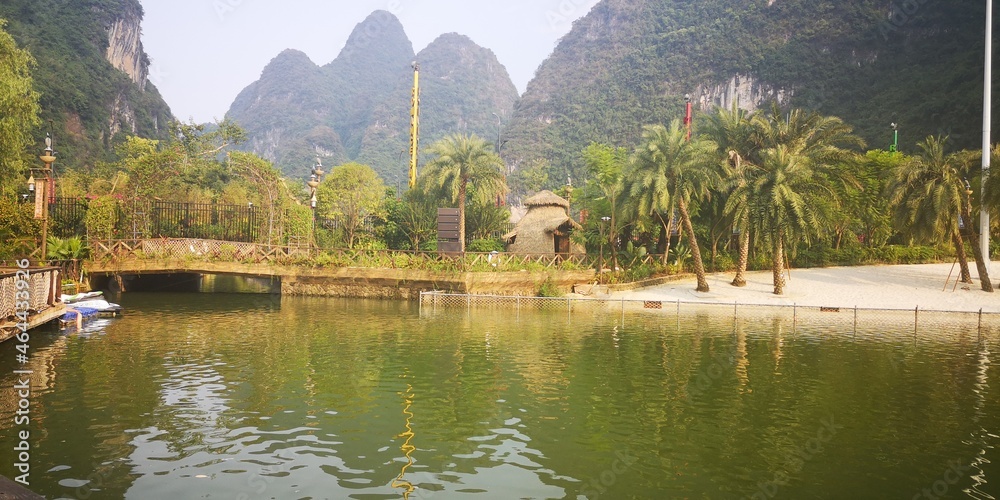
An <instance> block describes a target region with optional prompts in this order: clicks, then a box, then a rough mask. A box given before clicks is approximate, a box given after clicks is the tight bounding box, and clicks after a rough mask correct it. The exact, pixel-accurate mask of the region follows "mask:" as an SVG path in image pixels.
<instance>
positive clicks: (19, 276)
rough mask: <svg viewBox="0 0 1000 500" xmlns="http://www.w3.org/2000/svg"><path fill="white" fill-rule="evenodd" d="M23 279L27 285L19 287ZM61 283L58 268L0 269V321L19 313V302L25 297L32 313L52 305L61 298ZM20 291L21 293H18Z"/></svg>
mask: <svg viewBox="0 0 1000 500" xmlns="http://www.w3.org/2000/svg"><path fill="white" fill-rule="evenodd" d="M25 272H26V273H27V277H25ZM22 280H23V281H25V282H27V287H25V285H21V287H20V288H18V285H17V283H18V282H19V281H22ZM59 285H60V282H59V269H58V268H54V267H45V268H31V269H25V270H21V271H20V272H19V270H18V269H11V268H2V269H0V323H2V322H3V321H5V320H8V319H11V318H12V317H13V316H14V315H15V314H16V313H17V310H18V307H17V303H18V302H22V301H24V299H25V298H27V302H28V308H29V310H30V312H32V313H36V312H38V311H44V310H45V309H48V308H49V307H52V306H53V305H55V304H56V302H57V301H58V299H59V295H60V288H59ZM19 292H21V295H18V293H19ZM23 292H27V294H24V293H23ZM25 295H27V297H25Z"/></svg>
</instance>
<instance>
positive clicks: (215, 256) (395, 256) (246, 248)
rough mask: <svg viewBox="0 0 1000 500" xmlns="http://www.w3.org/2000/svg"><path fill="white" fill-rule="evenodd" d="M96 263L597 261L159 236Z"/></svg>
mask: <svg viewBox="0 0 1000 500" xmlns="http://www.w3.org/2000/svg"><path fill="white" fill-rule="evenodd" d="M89 243H90V252H91V258H92V259H94V260H98V261H100V260H111V261H118V262H121V261H126V260H134V259H138V260H145V259H183V260H202V261H220V262H239V263H245V264H298V265H304V266H313V267H375V268H389V269H425V270H440V271H519V270H524V269H539V270H541V269H573V270H578V269H587V268H593V267H595V265H596V258H594V257H591V256H587V255H551V254H549V255H522V254H508V253H465V254H464V255H457V254H456V255H448V254H439V253H434V252H408V251H397V250H351V249H333V250H317V249H315V248H309V247H307V246H295V245H286V246H278V245H266V244H259V243H240V242H232V241H217V240H196V239H181V238H157V239H148V240H112V241H97V240H91V241H90V242H89Z"/></svg>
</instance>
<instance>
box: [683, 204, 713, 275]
mask: <svg viewBox="0 0 1000 500" xmlns="http://www.w3.org/2000/svg"><path fill="white" fill-rule="evenodd" d="M677 210H679V211H680V213H681V223H682V224H684V230H685V232H686V233H687V236H688V239H689V240H691V242H690V243H689V245H690V246H691V257H692V259H693V260H694V274H695V276H697V277H698V288H697V290H698V291H699V292H708V291H709V289H708V277H707V276H705V265H704V263H702V261H701V250H700V249H699V248H698V240H697V238H695V237H694V226H692V225H691V216H690V215H688V209H687V202H686V201H684V200H683V199H678V200H677Z"/></svg>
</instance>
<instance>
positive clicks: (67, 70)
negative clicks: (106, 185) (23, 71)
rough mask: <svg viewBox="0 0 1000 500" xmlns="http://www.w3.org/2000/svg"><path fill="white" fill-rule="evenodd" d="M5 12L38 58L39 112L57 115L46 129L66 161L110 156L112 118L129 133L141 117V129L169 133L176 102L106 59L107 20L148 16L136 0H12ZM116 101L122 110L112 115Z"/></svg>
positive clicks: (76, 163)
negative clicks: (171, 106)
mask: <svg viewBox="0 0 1000 500" xmlns="http://www.w3.org/2000/svg"><path fill="white" fill-rule="evenodd" d="M0 17H5V18H7V20H8V21H9V25H8V27H7V29H8V32H9V33H10V34H11V35H12V36H13V38H14V39H15V40H17V42H18V44H19V45H21V46H23V47H25V48H26V49H28V50H29V51H30V52H31V54H32V55H33V56H34V58H35V59H36V60H37V62H38V64H37V68H36V69H35V71H34V74H33V79H34V87H35V89H36V90H37V91H38V94H40V96H41V97H40V99H39V103H40V105H41V113H40V117H41V118H42V120H43V123H48V122H50V121H51V122H52V127H46V129H45V130H44V131H49V128H51V132H52V135H53V139H54V143H55V148H56V150H57V151H59V152H60V155H59V158H60V164H61V166H62V167H63V168H64V169H74V170H75V169H81V168H84V167H86V166H88V165H93V163H95V162H96V161H98V160H102V159H106V157H107V156H108V154H109V153H110V151H111V150H112V148H113V146H114V144H116V143H117V142H118V141H119V140H120V137H112V129H111V128H110V127H109V124H111V123H116V124H117V125H116V126H119V125H120V129H121V131H122V132H120V133H122V135H124V133H133V131H132V130H131V127H130V125H132V124H134V126H135V131H134V133H135V134H136V135H140V136H143V137H151V138H158V139H166V138H167V132H168V129H167V127H165V125H166V124H167V123H168V122H169V121H170V120H171V119H172V117H171V114H170V109H169V107H168V106H167V105H166V103H165V102H164V101H163V99H162V97H161V96H160V94H159V92H158V91H157V90H156V88H155V87H154V86H153V84H151V83H149V82H143V85H145V89H142V88H140V85H138V84H136V83H134V82H133V81H132V80H131V79H130V77H129V76H128V75H126V74H125V73H124V72H122V71H120V70H118V69H115V68H114V67H113V66H112V65H111V64H109V63H108V61H107V59H106V51H107V47H108V27H109V26H111V25H113V24H114V23H115V22H116V21H118V20H119V19H122V18H133V19H135V20H136V21H138V20H139V19H141V17H142V6H141V5H140V4H139V2H138V1H137V0H82V1H75V2H48V1H36V0H5V1H4V2H0ZM54 27H58V28H54ZM139 57H140V59H141V61H140V62H141V64H144V65H145V64H148V63H149V60H148V59H147V58H146V55H145V54H140V56H139ZM2 59H4V58H3V57H0V60H2ZM19 95H21V96H23V95H24V94H19ZM116 103H117V107H118V114H117V115H116V116H112V109H114V108H115V107H116ZM125 109H127V110H128V111H125V112H124V113H128V114H129V115H130V116H128V117H127V118H123V116H122V115H123V114H124V113H123V111H122V110H125ZM0 116H3V113H0ZM33 125H34V124H33ZM33 133H34V134H35V139H36V141H37V140H38V139H39V138H40V137H41V136H42V135H43V134H42V131H38V130H37V129H36V130H33ZM116 135H117V134H116ZM0 142H2V141H0ZM39 149H41V148H40V147H39ZM63 171H64V172H65V170H63Z"/></svg>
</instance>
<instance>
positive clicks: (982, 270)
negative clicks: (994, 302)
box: [962, 196, 993, 293]
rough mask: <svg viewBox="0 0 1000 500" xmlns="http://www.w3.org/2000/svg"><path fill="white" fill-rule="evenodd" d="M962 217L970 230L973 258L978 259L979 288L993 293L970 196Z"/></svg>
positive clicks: (966, 200)
mask: <svg viewBox="0 0 1000 500" xmlns="http://www.w3.org/2000/svg"><path fill="white" fill-rule="evenodd" d="M964 212H965V213H964V214H962V216H963V217H964V218H965V227H967V228H969V244H970V245H972V256H973V257H975V258H976V270H977V271H979V286H980V287H981V288H982V289H983V291H984V292H990V293H993V283H992V282H991V281H990V272H989V271H988V270H987V269H986V261H985V260H984V258H983V249H982V248H979V234H977V233H976V228H975V227H973V226H972V202H971V201H969V199H968V196H966V199H965V209H964Z"/></svg>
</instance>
